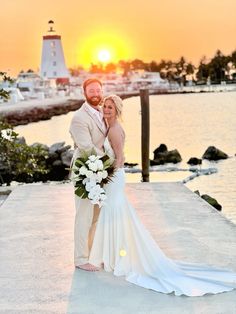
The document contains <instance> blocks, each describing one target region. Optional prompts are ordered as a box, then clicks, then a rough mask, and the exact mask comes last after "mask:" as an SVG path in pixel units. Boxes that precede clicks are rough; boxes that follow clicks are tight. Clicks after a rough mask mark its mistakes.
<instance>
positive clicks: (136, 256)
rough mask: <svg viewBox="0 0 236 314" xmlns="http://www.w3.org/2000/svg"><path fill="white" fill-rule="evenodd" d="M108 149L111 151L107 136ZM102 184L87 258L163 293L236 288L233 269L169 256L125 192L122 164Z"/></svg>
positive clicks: (111, 152)
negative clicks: (103, 198) (100, 203)
mask: <svg viewBox="0 0 236 314" xmlns="http://www.w3.org/2000/svg"><path fill="white" fill-rule="evenodd" d="M105 148H106V151H108V153H109V154H110V155H113V156H114V152H113V151H112V148H111V146H110V145H109V142H108V140H107V139H106V141H105ZM112 180H113V182H111V183H109V184H108V185H106V188H105V189H106V194H107V199H106V203H105V205H104V206H103V207H102V208H101V211H100V216H99V219H98V222H97V229H96V232H95V237H94V242H93V246H92V248H91V253H90V258H89V262H90V263H91V264H93V265H96V266H100V265H101V264H102V263H104V269H105V271H113V272H114V275H116V276H125V278H126V280H127V281H129V282H131V283H133V284H136V285H138V286H141V287H144V288H147V289H152V290H155V291H158V292H162V293H171V292H174V293H175V295H177V296H179V295H187V296H202V295H204V294H206V293H213V294H216V293H220V292H224V291H231V290H233V289H234V288H236V273H234V272H231V271H227V270H223V269H217V268H213V267H210V266H208V265H199V264H193V263H185V262H180V261H175V260H171V259H170V258H168V257H167V256H166V255H165V254H164V253H163V252H162V250H161V249H160V248H159V246H158V245H157V243H156V242H155V240H154V239H153V238H152V236H151V235H150V233H149V232H148V231H147V230H146V229H145V227H144V226H143V224H142V223H141V221H140V220H139V218H138V216H137V214H136V212H135V209H134V208H133V207H132V206H131V205H130V203H129V202H128V200H127V197H126V195H125V192H124V189H125V176H124V170H123V169H122V168H120V169H119V170H118V171H117V172H116V174H115V177H114V178H113V179H112Z"/></svg>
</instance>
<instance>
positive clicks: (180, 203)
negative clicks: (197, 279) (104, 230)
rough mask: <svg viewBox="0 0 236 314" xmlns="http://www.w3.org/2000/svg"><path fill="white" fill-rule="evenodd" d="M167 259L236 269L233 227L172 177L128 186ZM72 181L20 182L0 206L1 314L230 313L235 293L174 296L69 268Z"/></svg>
mask: <svg viewBox="0 0 236 314" xmlns="http://www.w3.org/2000/svg"><path fill="white" fill-rule="evenodd" d="M127 194H128V198H129V199H130V202H131V203H132V204H133V206H134V207H135V208H136V209H137V213H138V215H139V216H140V219H141V220H142V222H143V223H144V224H145V225H146V227H147V228H148V229H149V230H150V232H151V233H152V235H153V237H154V238H155V240H156V241H157V242H158V244H159V246H160V247H161V248H162V249H163V251H164V252H165V253H166V255H168V256H169V257H171V258H174V259H177V260H184V261H189V262H199V263H206V264H210V265H214V266H218V267H223V268H226V269H231V270H234V271H236V262H235V261H236V225H234V224H233V223H232V222H230V221H228V220H227V219H226V218H225V217H224V216H223V215H222V214H220V213H219V212H217V211H216V210H215V209H214V208H213V207H211V206H210V205H209V204H208V203H206V202H205V201H204V200H202V199H201V198H200V197H199V196H197V195H196V194H194V193H193V192H191V191H190V190H189V189H188V188H187V187H185V186H184V185H183V184H181V183H178V182H168V183H166V182H165V183H130V184H127ZM74 215H75V209H74V199H73V187H72V185H71V184H69V183H68V184H58V185H56V184H48V185H47V184H43V185H39V184H32V185H22V186H18V187H17V188H15V189H14V190H13V192H12V193H11V194H10V196H9V197H8V198H7V200H6V201H5V202H4V203H3V204H2V206H1V207H0V313H4V314H18V313H19V314H21V313H22V314H28V313H34V314H38V313H40V314H51V313H55V314H64V313H67V314H72V313H73V314H76V313H78V314H126V313H127V314H133V313H135V314H154V313H155V314H162V313H168V314H178V313H181V314H185V313H186V314H201V313H204V314H235V313H236V290H234V291H232V292H227V293H221V294H217V295H205V296H203V297H186V296H181V297H176V296H174V295H173V294H170V295H165V294H162V293H157V292H154V291H151V290H147V289H144V288H141V287H138V286H135V285H132V284H130V283H128V282H126V281H125V279H124V278H123V277H114V276H113V275H112V273H106V272H104V271H100V272H96V273H90V272H86V271H82V270H79V269H75V268H74V265H73V226H74Z"/></svg>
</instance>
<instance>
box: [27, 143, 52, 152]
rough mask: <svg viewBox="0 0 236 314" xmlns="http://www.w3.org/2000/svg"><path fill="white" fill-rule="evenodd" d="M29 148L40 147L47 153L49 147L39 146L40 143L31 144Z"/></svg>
mask: <svg viewBox="0 0 236 314" xmlns="http://www.w3.org/2000/svg"><path fill="white" fill-rule="evenodd" d="M30 146H31V147H40V148H42V149H44V150H46V151H49V147H48V146H47V145H45V144H41V143H33V144H32V145H30Z"/></svg>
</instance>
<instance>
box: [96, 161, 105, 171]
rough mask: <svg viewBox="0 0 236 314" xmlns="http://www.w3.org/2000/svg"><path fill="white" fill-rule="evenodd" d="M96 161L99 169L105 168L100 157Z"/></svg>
mask: <svg viewBox="0 0 236 314" xmlns="http://www.w3.org/2000/svg"><path fill="white" fill-rule="evenodd" d="M96 163H97V167H98V170H103V162H102V161H101V160H100V159H98V160H97V161H96Z"/></svg>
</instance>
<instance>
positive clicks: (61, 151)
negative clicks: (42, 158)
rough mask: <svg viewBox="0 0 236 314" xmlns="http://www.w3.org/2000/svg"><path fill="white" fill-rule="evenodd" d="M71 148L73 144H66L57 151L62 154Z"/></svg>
mask: <svg viewBox="0 0 236 314" xmlns="http://www.w3.org/2000/svg"><path fill="white" fill-rule="evenodd" d="M70 148H71V145H66V146H63V147H61V148H59V149H58V150H57V151H56V152H57V153H59V154H61V153H63V152H65V151H67V150H68V149H70Z"/></svg>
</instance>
